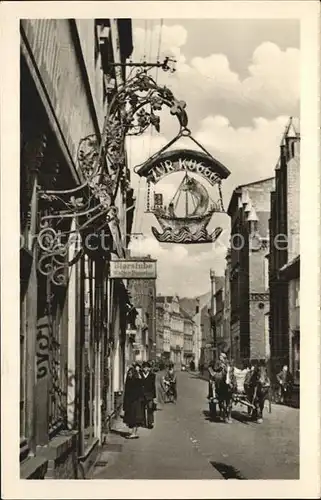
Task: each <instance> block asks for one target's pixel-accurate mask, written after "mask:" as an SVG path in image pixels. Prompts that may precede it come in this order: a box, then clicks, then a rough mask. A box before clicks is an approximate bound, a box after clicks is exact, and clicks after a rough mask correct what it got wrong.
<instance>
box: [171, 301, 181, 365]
mask: <svg viewBox="0 0 321 500" xmlns="http://www.w3.org/2000/svg"><path fill="white" fill-rule="evenodd" d="M170 346H171V354H170V360H171V362H172V363H174V365H175V366H177V367H180V366H181V364H182V362H183V356H184V319H183V317H182V315H181V311H180V304H179V299H178V297H177V296H174V297H172V301H171V337H170Z"/></svg>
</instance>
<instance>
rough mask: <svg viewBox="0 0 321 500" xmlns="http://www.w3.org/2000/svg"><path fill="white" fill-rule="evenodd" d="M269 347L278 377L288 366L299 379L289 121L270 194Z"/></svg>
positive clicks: (296, 147)
mask: <svg viewBox="0 0 321 500" xmlns="http://www.w3.org/2000/svg"><path fill="white" fill-rule="evenodd" d="M269 264H270V266H269V289H270V303H271V306H270V307H271V310H270V315H271V316H270V345H271V366H272V372H273V374H274V375H275V374H276V373H277V372H278V371H279V370H280V369H281V368H282V365H283V364H288V365H289V367H290V370H291V371H292V373H293V375H294V380H295V383H296V384H297V385H298V384H299V380H300V131H299V123H298V122H297V121H296V120H294V119H292V118H291V119H290V120H289V122H288V125H287V127H286V130H285V133H284V136H283V138H282V141H281V145H280V157H279V161H278V163H277V166H276V168H275V190H274V191H273V192H272V193H271V218H270V255H269Z"/></svg>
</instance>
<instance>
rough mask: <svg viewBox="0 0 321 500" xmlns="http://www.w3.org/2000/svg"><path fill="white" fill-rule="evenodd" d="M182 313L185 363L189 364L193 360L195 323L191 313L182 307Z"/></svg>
mask: <svg viewBox="0 0 321 500" xmlns="http://www.w3.org/2000/svg"><path fill="white" fill-rule="evenodd" d="M180 313H181V316H182V318H183V322H184V343H183V363H184V364H186V365H187V366H189V364H190V362H191V361H192V360H193V358H194V356H193V346H194V335H195V326H196V325H195V323H194V321H193V319H192V318H191V317H190V315H189V314H188V313H187V312H186V311H184V309H182V308H180Z"/></svg>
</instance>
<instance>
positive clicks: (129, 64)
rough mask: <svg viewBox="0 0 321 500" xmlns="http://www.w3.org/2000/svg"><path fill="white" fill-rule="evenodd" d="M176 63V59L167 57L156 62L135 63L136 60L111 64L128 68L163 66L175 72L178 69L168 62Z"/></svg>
mask: <svg viewBox="0 0 321 500" xmlns="http://www.w3.org/2000/svg"><path fill="white" fill-rule="evenodd" d="M169 62H172V63H176V62H177V61H176V59H171V58H170V57H165V59H164V61H163V62H160V61H157V62H156V63H148V62H146V61H143V62H140V63H135V62H132V61H130V62H126V63H110V64H109V66H112V67H126V68H141V69H144V70H146V69H151V68H161V69H162V70H163V71H170V72H171V73H175V71H176V69H175V68H171V67H170V66H169V65H168V63H169Z"/></svg>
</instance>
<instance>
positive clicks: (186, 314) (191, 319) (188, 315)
mask: <svg viewBox="0 0 321 500" xmlns="http://www.w3.org/2000/svg"><path fill="white" fill-rule="evenodd" d="M179 310H180V313H181V316H183V318H184V319H189V320H190V321H193V318H192V316H191V315H190V314H188V313H187V312H186V311H185V310H184V309H183V308H182V307H181V306H180V308H179Z"/></svg>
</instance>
